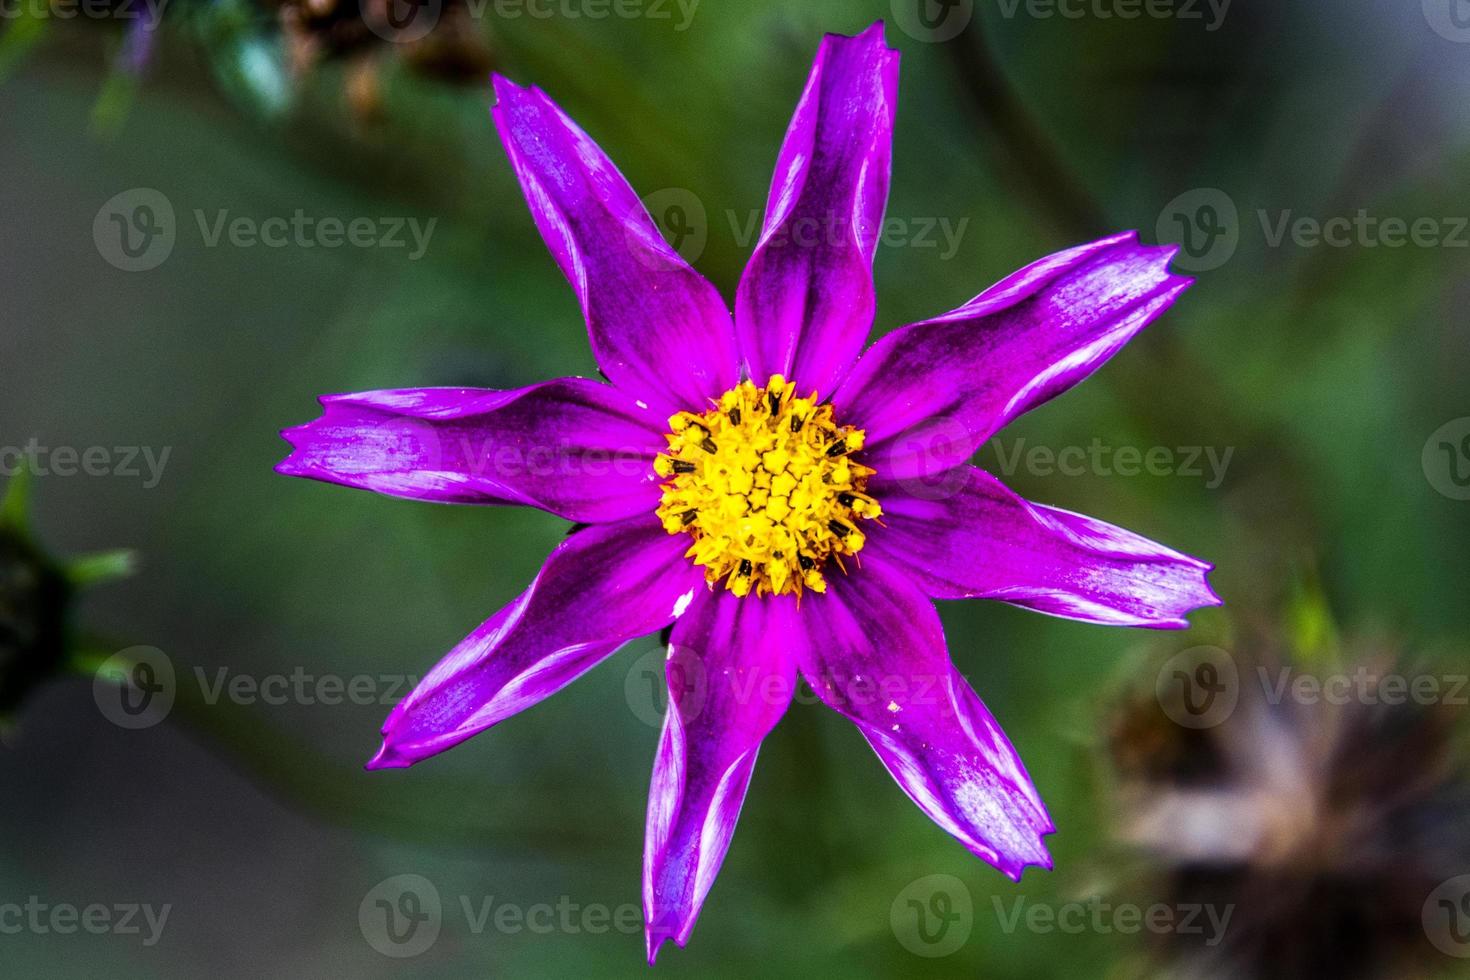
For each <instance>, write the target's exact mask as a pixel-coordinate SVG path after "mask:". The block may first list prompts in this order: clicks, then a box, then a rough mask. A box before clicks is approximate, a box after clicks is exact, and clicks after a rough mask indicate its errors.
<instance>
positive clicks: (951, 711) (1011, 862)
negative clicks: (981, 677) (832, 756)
mask: <svg viewBox="0 0 1470 980" xmlns="http://www.w3.org/2000/svg"><path fill="white" fill-rule="evenodd" d="M828 582H829V583H830V585H829V590H828V592H827V593H826V594H825V595H814V596H808V597H806V598H805V599H803V605H802V622H803V625H804V626H805V627H806V630H805V631H806V635H807V644H806V649H804V650H803V651H802V654H801V671H802V674H803V675H804V676H805V677H806V679H807V681H808V683H810V684H811V686H812V689H813V690H814V691H816V693H817V695H818V696H819V697H820V698H821V699H822V700H823V701H825V702H826V703H827V704H828V705H830V706H831V707H833V708H835V709H836V710H837V711H839V712H841V713H842V714H844V715H846V716H847V717H848V718H849V719H851V720H852V722H853V723H854V724H856V725H857V727H858V730H859V731H861V732H862V733H863V736H864V737H865V738H867V740H868V743H869V744H870V745H872V746H873V749H874V750H875V751H876V752H877V753H878V758H880V759H881V760H882V761H883V764H884V765H885V766H887V767H888V771H889V772H890V773H892V774H893V778H894V779H896V780H898V784H899V785H900V786H901V787H903V791H904V792H905V793H907V794H908V795H909V798H910V799H912V800H913V801H914V802H915V803H917V804H918V805H919V808H920V809H921V810H923V811H924V812H925V813H926V814H928V815H929V817H930V818H931V819H932V820H933V821H934V822H935V823H937V824H939V826H941V827H943V828H944V829H945V830H947V831H949V832H950V833H951V834H953V835H954V836H955V837H957V838H959V840H960V842H961V843H963V844H964V845H965V846H966V847H968V848H969V849H970V850H971V851H972V852H974V853H975V854H976V855H977V856H978V857H980V858H982V859H984V860H985V861H987V862H989V863H990V864H992V865H994V866H995V867H997V868H999V869H1000V870H1001V871H1002V872H1004V873H1005V874H1007V875H1009V876H1010V877H1011V878H1016V879H1019V878H1020V876H1021V872H1022V871H1023V870H1024V869H1025V868H1026V867H1027V866H1028V865H1039V866H1041V867H1045V868H1050V867H1051V858H1050V856H1049V855H1048V854H1047V851H1046V847H1045V845H1044V844H1043V843H1042V837H1043V835H1045V834H1050V833H1052V832H1053V831H1054V829H1055V828H1054V827H1053V825H1052V822H1051V818H1050V817H1048V816H1047V813H1046V808H1045V807H1044V806H1043V805H1042V803H1041V798H1040V796H1039V795H1038V794H1037V792H1036V789H1035V787H1034V786H1032V785H1031V778H1030V777H1029V776H1027V775H1026V770H1025V768H1024V767H1023V766H1022V765H1021V760H1020V758H1019V757H1017V755H1016V751H1015V749H1013V748H1012V747H1011V743H1010V742H1009V741H1008V740H1007V739H1006V737H1005V734H1004V733H1003V732H1002V731H1001V730H1000V726H999V725H997V724H996V721H995V719H994V718H992V717H991V715H990V713H989V712H988V711H986V709H985V706H984V705H983V704H981V703H980V699H979V698H978V697H976V696H975V692H974V691H972V690H970V686H969V684H967V683H966V682H965V679H964V678H963V677H961V676H960V674H959V673H958V671H956V670H955V668H954V665H953V664H952V663H951V662H950V659H949V653H948V651H947V650H946V649H945V643H944V631H943V629H942V628H941V627H940V624H939V616H938V615H937V614H936V613H935V611H934V607H933V605H931V604H930V602H929V600H928V598H926V597H925V596H924V594H923V593H922V592H920V591H919V590H918V588H916V587H915V586H914V584H913V583H912V582H910V581H909V580H908V579H907V578H906V577H904V575H902V574H901V573H900V572H898V571H897V570H895V569H894V568H893V567H891V566H889V565H888V564H887V563H886V562H884V561H883V560H881V559H877V558H871V559H870V558H869V557H868V554H867V552H866V551H864V553H863V567H862V568H861V569H858V570H854V571H853V573H852V574H851V575H850V576H848V577H846V578H844V577H842V576H840V575H835V576H828ZM807 603H810V606H808V605H807Z"/></svg>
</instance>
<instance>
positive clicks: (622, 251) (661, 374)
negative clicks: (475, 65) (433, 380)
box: [491, 75, 739, 417]
mask: <svg viewBox="0 0 1470 980" xmlns="http://www.w3.org/2000/svg"><path fill="white" fill-rule="evenodd" d="M495 94H496V97H497V99H498V100H499V101H498V102H497V104H496V106H495V108H494V109H493V110H491V114H492V115H493V117H494V119H495V126H496V128H497V129H498V130H499V132H500V139H501V141H502V142H503V143H504V144H505V150H506V153H507V154H508V155H509V156H510V162H511V165H512V166H513V167H514V168H515V172H516V177H517V178H519V180H520V183H521V189H522V190H523V191H524V192H525V195H526V201H527V203H528V204H529V205H530V207H531V215H532V217H533V218H535V220H536V227H537V228H539V229H540V231H541V237H542V238H544V239H545V240H546V244H547V247H548V248H550V249H551V254H552V256H553V257H554V258H555V259H556V263H557V265H559V266H561V270H562V272H563V273H564V274H565V275H566V277H567V280H568V281H569V282H570V283H571V284H572V288H573V289H574V290H575V291H576V294H577V300H578V302H579V303H581V306H582V313H583V315H584V316H585V317H586V319H587V332H588V335H589V337H590V338H591V342H592V352H593V353H594V354H595V355H596V357H597V363H598V365H599V366H601V368H602V371H603V373H604V374H606V375H607V377H608V379H609V380H610V381H612V382H613V383H614V384H616V385H618V386H619V387H621V388H623V389H625V390H626V391H628V392H629V393H630V394H633V395H634V396H636V397H637V398H640V399H642V400H644V401H645V402H647V403H648V404H650V405H653V406H656V407H657V409H658V414H659V416H660V417H666V416H667V415H669V414H670V413H671V412H673V411H677V410H685V409H687V410H693V411H703V410H704V409H705V408H707V407H708V400H709V399H710V398H715V397H718V396H719V395H720V393H721V392H723V391H725V390H726V389H728V388H730V387H732V386H733V385H734V384H735V382H736V381H737V380H739V362H738V358H737V355H736V351H735V333H734V328H733V327H732V325H731V322H730V311H729V309H728V308H727V307H726V306H725V302H724V300H722V299H721V298H720V294H719V293H718V291H716V289H715V288H714V286H712V285H710V284H709V283H708V282H707V281H705V279H704V278H703V277H702V276H700V275H699V273H697V272H695V271H694V270H693V269H691V268H690V267H689V264H688V263H687V262H685V261H684V260H683V259H682V258H680V256H679V254H678V253H677V252H675V251H674V250H673V249H672V248H670V247H669V245H668V243H667V242H665V241H664V240H663V238H662V236H660V235H659V231H658V228H657V226H655V225H654V223H653V220H652V219H651V218H650V217H649V216H648V211H647V209H645V208H644V206H643V203H642V202H641V201H640V200H639V199H638V195H637V194H635V193H634V191H633V188H632V187H630V186H629V185H628V181H627V180H626V179H625V178H624V177H623V175H622V174H621V173H619V172H618V169H617V168H616V167H614V166H613V164H612V161H610V160H609V159H608V158H607V155H606V154H604V153H603V152H602V150H601V149H600V148H599V147H598V146H597V144H596V143H594V142H593V141H592V139H591V137H589V136H588V135H587V134H586V133H584V132H583V131H582V130H581V129H580V128H579V127H578V126H577V124H576V123H574V122H572V120H571V119H570V118H569V117H568V116H567V115H566V113H564V112H562V110H561V109H560V108H559V107H558V106H557V105H556V104H555V103H554V102H552V101H551V99H549V98H547V96H546V94H545V93H543V92H542V91H541V90H539V89H535V88H521V87H519V86H517V85H515V84H514V83H512V82H510V81H508V80H506V79H504V78H502V77H500V76H498V75H497V76H496V77H495Z"/></svg>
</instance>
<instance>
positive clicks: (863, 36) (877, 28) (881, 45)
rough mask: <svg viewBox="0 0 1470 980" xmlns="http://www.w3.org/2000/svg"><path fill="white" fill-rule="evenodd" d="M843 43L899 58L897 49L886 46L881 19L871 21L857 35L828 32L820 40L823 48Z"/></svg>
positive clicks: (885, 33) (885, 32)
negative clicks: (863, 46) (872, 48)
mask: <svg viewBox="0 0 1470 980" xmlns="http://www.w3.org/2000/svg"><path fill="white" fill-rule="evenodd" d="M844 43H854V44H866V45H869V46H871V47H874V48H876V49H878V50H880V51H882V52H884V53H885V54H888V55H892V56H893V57H894V58H895V59H896V58H897V57H898V56H899V51H898V49H897V48H894V47H890V46H889V44H888V35H887V25H886V24H885V23H884V21H883V19H882V18H879V19H878V20H875V21H873V22H872V23H871V24H869V25H868V26H867V27H865V28H863V30H862V31H860V32H858V33H857V34H838V33H836V32H830V33H828V34H826V35H825V36H824V37H823V38H822V44H823V46H827V45H832V44H844Z"/></svg>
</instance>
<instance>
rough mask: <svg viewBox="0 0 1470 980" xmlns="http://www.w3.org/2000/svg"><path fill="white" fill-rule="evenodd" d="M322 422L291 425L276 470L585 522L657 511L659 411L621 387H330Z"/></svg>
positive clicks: (577, 381) (562, 383)
mask: <svg viewBox="0 0 1470 980" xmlns="http://www.w3.org/2000/svg"><path fill="white" fill-rule="evenodd" d="M321 402H322V405H323V406H325V409H326V411H325V412H324V413H323V414H322V416H321V418H319V419H317V420H315V421H313V422H308V423H307V424H306V425H301V426H297V427H296V428H293V429H287V430H286V431H285V432H283V433H281V434H282V436H284V437H285V438H286V440H287V441H288V442H290V443H291V447H292V451H291V455H289V456H287V457H286V459H285V460H283V461H282V462H281V463H280V464H279V465H278V466H277V467H276V472H278V473H284V474H286V475H287V476H302V477H308V478H310V479H314V480H324V481H326V482H329V483H340V484H343V485H344V486H349V487H359V488H361V489H364V490H374V491H376V492H378V493H385V494H391V495H393V496H395V497H409V498H412V499H415V500H428V501H434V502H439V503H471V504H524V505H527V506H531V507H539V508H541V509H542V510H547V511H550V512H551V513H553V514H559V515H561V516H562V517H565V518H568V519H569V520H573V521H585V522H602V521H611V520H618V519H620V518H624V517H630V516H633V515H635V514H646V513H649V512H651V511H652V510H653V509H654V508H655V507H656V506H657V505H658V499H659V491H658V476H657V474H655V473H654V471H653V458H654V456H655V455H656V454H657V453H658V452H659V451H660V450H662V449H663V448H664V447H665V443H664V440H663V438H662V437H661V436H660V434H659V432H660V426H661V423H660V421H659V419H658V418H657V417H655V416H654V415H652V414H651V413H649V412H648V411H646V410H644V409H640V408H638V407H637V405H636V404H635V403H634V401H633V399H632V398H631V397H629V396H627V395H624V394H623V393H622V392H620V391H618V390H617V389H616V388H613V387H611V386H609V385H605V384H599V383H598V382H595V381H587V380H585V379H582V378H563V379H561V380H559V381H547V382H545V383H543V384H538V385H531V386H530V387H528V388H517V389H514V390H512V391H489V390H486V389H483V388H409V389H403V390H397V391H366V392H360V393H358V394H353V395H326V396H324V397H323V398H322V399H321Z"/></svg>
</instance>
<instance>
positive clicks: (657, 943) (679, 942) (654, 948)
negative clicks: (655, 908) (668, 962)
mask: <svg viewBox="0 0 1470 980" xmlns="http://www.w3.org/2000/svg"><path fill="white" fill-rule="evenodd" d="M644 936H645V940H646V945H647V949H648V965H649V966H653V965H654V961H655V960H657V959H658V951H659V950H660V949H662V948H663V945H664V943H665V942H667V941H669V940H670V939H672V940H673V941H674V945H675V946H678V947H679V948H680V949H683V948H684V943H685V940H684V939H681V938H680V937H679V935H678V933H677V932H676V931H675V930H673V929H668V928H665V927H663V926H652V925H650V926H647V927H645V929H644Z"/></svg>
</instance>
